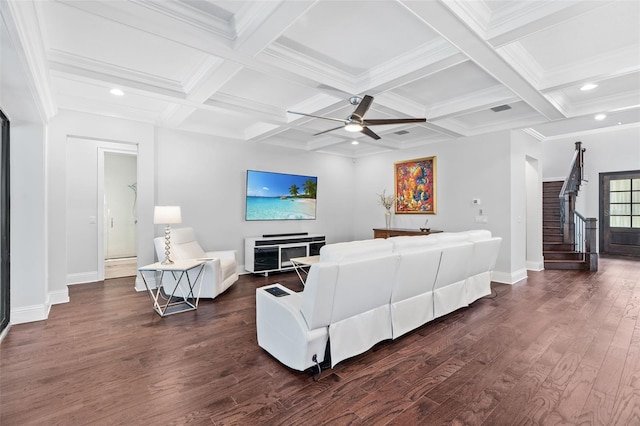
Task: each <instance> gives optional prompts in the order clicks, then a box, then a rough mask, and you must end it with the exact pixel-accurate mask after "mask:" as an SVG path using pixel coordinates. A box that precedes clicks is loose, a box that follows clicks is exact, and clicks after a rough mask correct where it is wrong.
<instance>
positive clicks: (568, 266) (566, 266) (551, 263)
mask: <svg viewBox="0 0 640 426" xmlns="http://www.w3.org/2000/svg"><path fill="white" fill-rule="evenodd" d="M544 268H545V269H558V270H580V269H587V264H586V263H585V262H583V261H572V260H545V261H544Z"/></svg>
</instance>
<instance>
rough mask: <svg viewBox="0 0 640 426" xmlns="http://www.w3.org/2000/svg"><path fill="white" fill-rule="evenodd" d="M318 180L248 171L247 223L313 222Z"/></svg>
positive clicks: (310, 177)
mask: <svg viewBox="0 0 640 426" xmlns="http://www.w3.org/2000/svg"><path fill="white" fill-rule="evenodd" d="M317 187H318V178H317V177H315V176H301V175H292V174H286V173H273V172H261V171H255V170H248V171H247V202H246V204H247V206H246V220H305V219H315V218H316V191H317Z"/></svg>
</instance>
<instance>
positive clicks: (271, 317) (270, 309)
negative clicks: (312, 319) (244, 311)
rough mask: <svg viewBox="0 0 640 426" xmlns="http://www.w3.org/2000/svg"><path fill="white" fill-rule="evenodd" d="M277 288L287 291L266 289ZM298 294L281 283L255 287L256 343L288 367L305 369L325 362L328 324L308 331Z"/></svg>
mask: <svg viewBox="0 0 640 426" xmlns="http://www.w3.org/2000/svg"><path fill="white" fill-rule="evenodd" d="M270 288H278V289H280V290H282V291H285V292H287V293H289V294H288V295H286V296H282V297H276V296H274V295H273V294H270V293H268V292H267V291H266V290H267V289H270ZM300 300H301V297H300V294H299V293H296V292H293V291H291V290H289V289H287V288H286V287H283V286H281V285H280V284H274V285H268V286H264V287H260V288H257V289H256V329H257V335H258V345H259V346H260V347H261V348H263V349H265V350H266V351H267V352H269V353H270V354H271V355H273V356H274V357H275V358H276V359H277V360H278V361H280V362H281V363H283V364H284V365H286V366H287V367H290V368H293V369H295V370H299V371H304V370H306V369H307V368H310V367H312V366H313V365H315V363H314V361H313V360H312V358H313V355H317V361H318V362H322V361H324V355H325V352H324V351H325V347H326V344H327V340H328V329H327V327H321V328H318V329H315V330H309V328H308V326H307V323H306V321H305V319H304V318H303V316H302V313H301V312H300Z"/></svg>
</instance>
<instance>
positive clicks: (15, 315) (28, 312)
mask: <svg viewBox="0 0 640 426" xmlns="http://www.w3.org/2000/svg"><path fill="white" fill-rule="evenodd" d="M49 309H51V305H46V304H42V305H32V306H25V307H22V308H16V309H11V324H14V325H15V324H23V323H26V322H35V321H44V320H46V319H47V318H48V317H49Z"/></svg>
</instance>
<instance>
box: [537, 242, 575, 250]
mask: <svg viewBox="0 0 640 426" xmlns="http://www.w3.org/2000/svg"><path fill="white" fill-rule="evenodd" d="M542 251H573V244H570V243H551V242H550V243H545V242H544V241H543V242H542Z"/></svg>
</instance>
